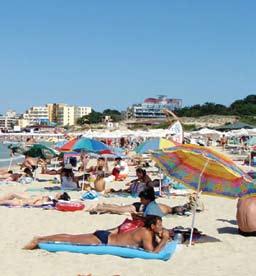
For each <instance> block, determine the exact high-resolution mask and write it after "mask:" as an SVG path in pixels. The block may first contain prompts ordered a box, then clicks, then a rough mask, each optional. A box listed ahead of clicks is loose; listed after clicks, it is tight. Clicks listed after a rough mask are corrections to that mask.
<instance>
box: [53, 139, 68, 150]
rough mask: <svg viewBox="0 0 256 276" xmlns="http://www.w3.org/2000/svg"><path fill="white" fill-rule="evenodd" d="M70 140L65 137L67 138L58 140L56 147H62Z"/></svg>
mask: <svg viewBox="0 0 256 276" xmlns="http://www.w3.org/2000/svg"><path fill="white" fill-rule="evenodd" d="M67 142H68V141H67V140H66V139H65V140H62V141H58V142H56V143H55V144H54V147H55V148H57V149H58V148H61V147H62V146H64V145H65V144H66V143H67Z"/></svg>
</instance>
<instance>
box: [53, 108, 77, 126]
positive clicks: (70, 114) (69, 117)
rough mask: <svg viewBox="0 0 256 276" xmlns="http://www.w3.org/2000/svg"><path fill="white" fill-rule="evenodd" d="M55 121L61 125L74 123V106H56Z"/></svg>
mask: <svg viewBox="0 0 256 276" xmlns="http://www.w3.org/2000/svg"><path fill="white" fill-rule="evenodd" d="M57 123H58V124H59V125H62V126H73V125H74V124H75V106H74V105H66V104H59V105H58V108H57Z"/></svg>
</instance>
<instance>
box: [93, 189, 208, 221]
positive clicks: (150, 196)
mask: <svg viewBox="0 0 256 276" xmlns="http://www.w3.org/2000/svg"><path fill="white" fill-rule="evenodd" d="M139 197H140V199H141V201H140V202H134V203H133V204H129V205H118V204H105V203H103V204H98V205H97V206H96V207H94V208H92V209H89V210H88V211H90V213H91V214H94V213H110V214H124V213H131V214H138V215H143V214H145V211H146V210H147V206H148V205H149V203H150V202H152V201H153V202H155V201H154V200H155V195H154V191H153V189H152V188H151V187H148V188H146V189H145V190H144V191H143V192H141V193H140V194H139ZM194 204H195V203H194V197H193V195H191V196H190V197H189V201H188V202H187V203H185V204H184V205H181V206H174V207H170V206H168V205H166V204H162V203H156V202H155V204H154V210H155V208H157V209H158V208H159V209H158V212H159V211H160V212H161V213H162V214H159V213H158V216H165V215H168V214H178V215H188V214H189V213H188V212H190V211H191V210H192V208H193V205H194ZM151 205H152V204H151ZM201 205H202V203H201ZM156 206H157V207H156ZM154 210H153V211H152V209H151V210H150V211H148V212H149V215H154V213H152V212H154ZM199 210H200V211H202V210H203V209H200V208H198V211H199Z"/></svg>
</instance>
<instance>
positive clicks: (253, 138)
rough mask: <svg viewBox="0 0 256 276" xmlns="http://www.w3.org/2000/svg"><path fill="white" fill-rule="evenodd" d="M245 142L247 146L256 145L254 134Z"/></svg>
mask: <svg viewBox="0 0 256 276" xmlns="http://www.w3.org/2000/svg"><path fill="white" fill-rule="evenodd" d="M246 144H247V145H248V146H255V145H256V137H255V136H254V137H252V138H251V139H249V140H248V141H247V142H246Z"/></svg>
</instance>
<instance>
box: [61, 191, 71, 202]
mask: <svg viewBox="0 0 256 276" xmlns="http://www.w3.org/2000/svg"><path fill="white" fill-rule="evenodd" d="M59 199H61V200H65V201H69V200H70V199H71V198H70V196H69V194H68V193H66V192H64V193H63V194H61V195H60V198H59Z"/></svg>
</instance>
